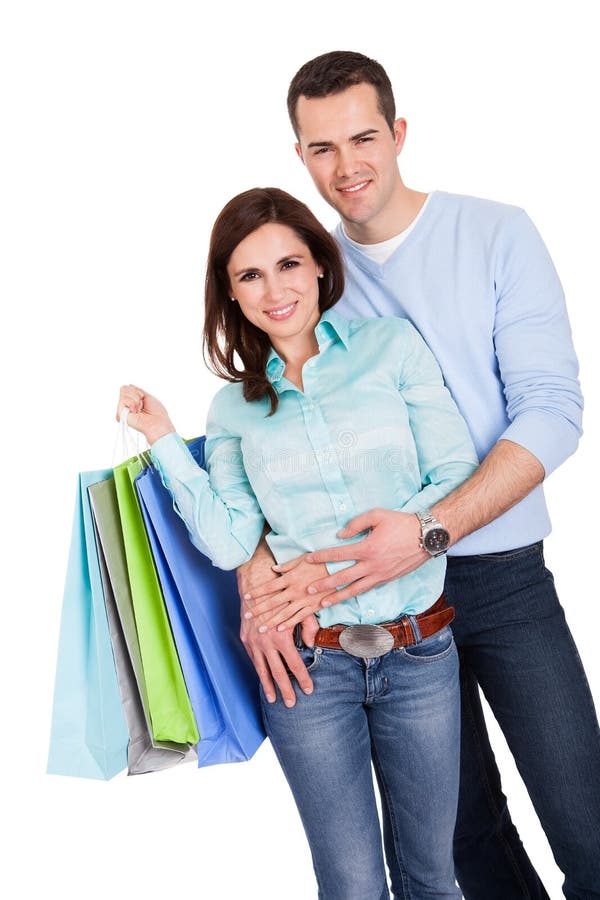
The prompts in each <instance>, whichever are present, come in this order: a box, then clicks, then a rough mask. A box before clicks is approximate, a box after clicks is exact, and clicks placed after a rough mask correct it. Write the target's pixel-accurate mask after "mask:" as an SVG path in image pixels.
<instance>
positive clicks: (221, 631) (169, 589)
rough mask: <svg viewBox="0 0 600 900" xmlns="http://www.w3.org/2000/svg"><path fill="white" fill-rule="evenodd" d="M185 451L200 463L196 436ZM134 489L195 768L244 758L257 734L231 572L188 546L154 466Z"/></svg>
mask: <svg viewBox="0 0 600 900" xmlns="http://www.w3.org/2000/svg"><path fill="white" fill-rule="evenodd" d="M189 447H190V450H191V452H192V454H193V455H194V456H195V458H196V460H197V461H198V463H199V464H200V465H204V438H199V439H197V440H195V441H192V442H190V444H189ZM136 489H137V492H138V496H139V499H140V505H141V508H142V512H143V514H144V519H145V523H146V529H147V532H148V536H149V539H150V542H151V545H152V551H153V555H154V559H155V562H156V565H157V570H158V573H159V577H160V580H161V584H162V588H163V593H164V597H165V602H166V604H167V608H168V611H169V616H170V617H171V623H172V625H173V631H174V633H175V637H176V640H177V646H178V649H179V652H180V658H181V663H182V666H183V668H184V672H185V677H186V682H187V684H188V687H189V690H190V697H191V699H192V703H193V705H194V711H195V713H196V717H197V721H198V727H199V730H200V742H199V744H198V748H197V750H198V765H199V766H207V765H213V764H216V763H225V762H239V761H242V760H247V759H250V757H251V756H252V755H253V754H254V753H255V752H256V750H257V749H258V747H259V746H260V745H261V743H262V742H263V740H264V738H265V733H264V730H263V726H262V721H261V716H260V706H259V699H258V678H257V675H256V672H255V670H254V668H253V666H252V663H251V662H250V659H249V657H248V655H247V654H246V651H245V650H244V647H243V645H242V643H241V641H240V638H239V603H238V592H237V585H236V579H235V574H234V573H232V572H223V571H221V570H220V569H217V568H216V567H214V566H213V565H212V563H211V562H210V560H208V559H207V558H206V557H205V556H203V554H202V553H201V552H200V551H199V550H197V549H196V547H194V545H193V544H192V543H191V541H190V539H189V536H188V533H187V530H186V527H185V525H184V523H183V521H182V520H181V518H180V517H179V515H178V514H177V513H176V512H175V510H174V508H173V502H172V500H171V496H170V494H169V493H168V491H167V490H166V488H165V487H164V486H163V484H162V482H161V479H160V476H159V474H158V472H157V471H156V470H155V469H153V468H152V467H148V468H146V469H145V470H144V471H143V472H141V474H140V475H139V476H138V478H137V479H136Z"/></svg>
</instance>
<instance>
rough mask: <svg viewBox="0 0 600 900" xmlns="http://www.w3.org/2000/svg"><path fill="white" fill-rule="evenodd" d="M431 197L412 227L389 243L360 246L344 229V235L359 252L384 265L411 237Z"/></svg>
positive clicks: (388, 241)
mask: <svg viewBox="0 0 600 900" xmlns="http://www.w3.org/2000/svg"><path fill="white" fill-rule="evenodd" d="M430 196H431V194H427V197H426V198H425V203H424V204H423V206H422V207H421V209H420V210H419V212H418V213H417V215H416V216H415V218H414V219H413V220H412V222H411V223H410V225H409V226H408V227H407V228H405V229H404V231H401V232H400V234H395V235H394V237H391V238H388V239H387V241H380V242H379V243H378V244H359V243H358V241H354V240H352V238H351V237H348V234H347V232H346V229H345V228H344V234H345V235H346V237H347V238H348V240H349V241H350V243H351V244H352V245H353V246H354V247H356V249H357V250H360V252H361V253H364V254H365V255H366V256H368V257H370V258H371V259H373V260H374V261H375V262H376V263H379V265H383V263H384V262H386V261H387V260H388V259H389V258H390V256H391V255H392V253H394V251H395V250H397V248H398V247H399V246H400V244H401V243H402V242H403V241H405V240H406V238H407V237H408V236H409V234H410V233H411V231H412V230H413V228H414V227H415V225H416V224H417V222H418V221H419V219H420V218H421V216H422V215H423V213H424V212H425V208H426V206H427V204H428V203H429V198H430ZM343 227H344V226H343V225H342V228H343Z"/></svg>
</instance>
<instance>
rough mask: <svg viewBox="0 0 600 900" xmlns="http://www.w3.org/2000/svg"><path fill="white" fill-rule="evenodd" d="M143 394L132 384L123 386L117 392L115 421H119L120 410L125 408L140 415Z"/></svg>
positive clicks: (142, 405) (142, 406)
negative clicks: (117, 400)
mask: <svg viewBox="0 0 600 900" xmlns="http://www.w3.org/2000/svg"><path fill="white" fill-rule="evenodd" d="M144 397H145V392H144V391H143V390H142V389H141V388H138V387H136V386H135V385H133V384H126V385H123V386H122V387H121V389H120V391H119V403H118V405H117V421H118V420H120V416H121V410H122V409H123V407H124V406H126V407H127V408H128V409H129V411H130V412H132V413H140V412H141V411H142V410H143V408H144Z"/></svg>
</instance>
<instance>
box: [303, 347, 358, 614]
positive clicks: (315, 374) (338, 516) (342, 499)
mask: <svg viewBox="0 0 600 900" xmlns="http://www.w3.org/2000/svg"><path fill="white" fill-rule="evenodd" d="M319 362H320V360H319V357H317V356H315V357H312V358H311V359H309V360H308V361H307V362H306V363H305V364H304V367H303V370H302V381H303V384H304V393H300V392H299V394H298V396H299V400H300V407H301V409H302V415H303V417H304V426H305V429H306V434H307V437H308V440H309V442H310V445H311V447H312V449H313V450H314V453H315V458H316V461H317V465H318V467H319V472H320V474H321V478H322V480H323V485H324V487H325V490H326V491H327V494H328V496H329V499H330V501H331V506H332V509H333V514H334V517H335V522H336V525H337V527H338V529H341V528H343V527H344V526H345V525H346V524H347V523H348V521H349V520H350V519H351V518H352V517H353V516H354V515H355V514H356V512H355V510H354V504H353V502H352V498H351V496H350V494H349V493H348V488H347V486H346V482H345V479H344V476H343V474H342V469H341V467H340V464H339V457H338V454H337V452H336V448H335V445H334V443H333V440H332V436H331V432H330V429H329V426H328V424H327V420H326V418H325V416H324V414H323V410H322V407H321V404H320V403H319V402H318V396H319V391H318V379H319ZM322 377H325V373H322ZM356 602H357V604H358V606H359V609H360V619H361V622H363V623H365V624H368V623H369V622H370V621H372V620H373V618H374V617H375V609H374V608H373V605H372V603H371V602H370V601H368V600H367V601H364V600H362V599H361V598H356Z"/></svg>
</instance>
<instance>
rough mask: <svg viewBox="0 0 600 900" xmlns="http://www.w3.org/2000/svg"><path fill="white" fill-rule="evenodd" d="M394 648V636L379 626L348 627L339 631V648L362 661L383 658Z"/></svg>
mask: <svg viewBox="0 0 600 900" xmlns="http://www.w3.org/2000/svg"><path fill="white" fill-rule="evenodd" d="M393 646H394V636H393V634H391V633H390V632H389V631H388V630H387V628H382V627H381V625H349V626H348V627H347V628H344V630H343V631H340V647H341V648H342V649H343V650H345V651H346V653H351V654H352V656H360V657H362V658H363V659H372V658H373V657H376V656H383V655H384V653H389V651H390V650H391V649H392V648H393Z"/></svg>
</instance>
